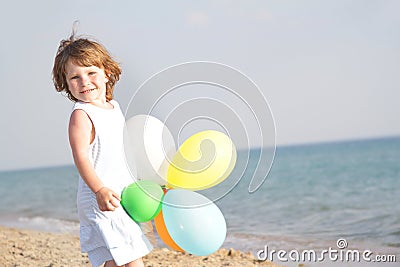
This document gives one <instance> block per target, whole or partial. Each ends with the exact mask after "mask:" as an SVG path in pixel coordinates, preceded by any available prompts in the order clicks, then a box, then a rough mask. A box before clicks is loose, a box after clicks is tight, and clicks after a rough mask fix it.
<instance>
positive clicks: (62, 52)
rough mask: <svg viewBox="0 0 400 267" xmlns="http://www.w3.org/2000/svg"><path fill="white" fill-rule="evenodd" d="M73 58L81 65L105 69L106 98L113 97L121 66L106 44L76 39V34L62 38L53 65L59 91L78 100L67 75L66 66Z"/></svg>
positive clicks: (74, 61)
mask: <svg viewBox="0 0 400 267" xmlns="http://www.w3.org/2000/svg"><path fill="white" fill-rule="evenodd" d="M68 60H71V61H72V62H73V63H74V64H76V65H79V66H85V67H89V66H96V67H98V68H102V69H104V71H105V73H106V75H107V77H108V82H107V84H106V98H107V100H108V101H110V100H111V99H113V91H114V85H115V84H116V82H117V81H118V80H119V76H120V75H121V67H120V66H119V64H118V63H117V62H116V61H114V59H112V57H111V56H110V54H109V53H108V51H107V50H106V49H105V47H104V46H102V45H101V44H99V43H98V42H95V41H92V40H88V39H86V38H77V39H75V36H74V34H72V35H71V37H70V38H69V39H67V40H62V41H61V42H60V45H59V47H58V51H57V54H56V57H55V59H54V66H53V83H54V86H55V88H56V90H57V92H65V93H66V94H67V96H68V98H69V99H70V100H72V101H73V102H77V101H78V99H77V98H75V97H74V96H73V95H72V93H71V91H70V90H69V88H68V84H67V78H66V76H65V74H66V71H65V66H66V64H67V62H68Z"/></svg>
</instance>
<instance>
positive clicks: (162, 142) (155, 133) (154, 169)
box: [124, 115, 176, 185]
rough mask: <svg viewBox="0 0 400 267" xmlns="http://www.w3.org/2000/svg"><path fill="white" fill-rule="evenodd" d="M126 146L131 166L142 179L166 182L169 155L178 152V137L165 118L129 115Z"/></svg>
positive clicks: (126, 154) (160, 182)
mask: <svg viewBox="0 0 400 267" xmlns="http://www.w3.org/2000/svg"><path fill="white" fill-rule="evenodd" d="M124 150H125V156H126V160H127V163H128V166H129V168H130V170H131V172H132V174H133V175H135V174H136V175H137V178H138V179H139V180H151V181H154V182H156V183H158V184H160V185H165V184H166V177H167V171H168V166H169V160H168V159H171V158H172V156H173V155H174V154H175V152H176V148H175V142H174V138H173V137H172V134H171V132H170V131H169V130H168V128H167V127H166V126H165V125H164V123H163V122H161V121H160V120H159V119H157V118H155V117H153V116H149V115H136V116H133V117H131V118H130V119H128V120H127V121H126V123H125V129H124ZM135 171H136V173H135Z"/></svg>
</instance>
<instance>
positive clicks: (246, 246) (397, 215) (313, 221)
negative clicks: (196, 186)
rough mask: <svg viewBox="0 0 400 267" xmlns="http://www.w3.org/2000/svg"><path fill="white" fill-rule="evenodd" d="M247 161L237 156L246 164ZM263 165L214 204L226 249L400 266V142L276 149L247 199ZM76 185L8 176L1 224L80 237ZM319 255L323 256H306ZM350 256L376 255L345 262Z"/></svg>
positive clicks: (2, 182) (70, 179) (294, 261)
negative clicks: (222, 224)
mask: <svg viewBox="0 0 400 267" xmlns="http://www.w3.org/2000/svg"><path fill="white" fill-rule="evenodd" d="M252 153H253V154H254V155H255V157H250V160H256V159H258V158H257V155H256V154H257V153H260V151H259V150H254V151H250V154H252ZM245 155H247V156H245ZM246 159H248V152H247V153H245V152H244V151H238V158H237V161H238V163H240V162H243V161H244V160H246ZM262 165H263V162H260V163H259V164H258V165H257V164H254V162H253V164H252V162H251V161H250V162H249V163H248V169H247V170H246V173H245V175H243V177H240V179H239V180H238V183H237V184H235V186H234V187H233V188H229V190H226V191H227V193H226V194H225V195H224V196H223V197H221V198H219V199H218V200H216V201H215V204H216V205H217V206H218V207H219V208H220V210H221V211H222V213H223V215H224V217H225V220H226V223H227V236H226V239H225V242H224V244H223V245H222V247H225V248H233V249H237V250H242V251H245V252H251V253H252V254H253V255H255V256H256V257H258V258H260V260H265V258H267V259H269V260H271V258H272V260H273V261H276V262H278V263H281V264H282V265H284V266H299V265H300V266H331V265H334V266H400V137H390V138H379V139H369V140H351V141H341V142H330V143H318V144H305V145H292V146H278V147H277V148H276V151H275V158H274V161H273V164H272V167H271V169H270V171H269V173H268V176H267V178H266V180H265V182H264V183H263V184H262V186H261V187H260V188H259V189H258V190H256V191H255V192H253V193H249V191H248V185H249V180H250V177H251V174H252V173H254V170H255V168H258V167H260V166H262ZM265 165H266V166H267V167H268V166H269V165H268V163H265ZM252 168H253V169H252ZM237 173H238V172H235V170H234V171H233V173H232V174H231V176H229V177H228V178H227V179H234V178H235V177H234V176H235V175H238V174H237ZM236 178H237V177H236ZM77 184H78V173H77V171H76V169H75V167H74V166H58V167H48V168H37V169H29V170H16V171H3V172H0V196H1V204H0V225H3V226H10V227H16V228H24V229H34V230H40V231H48V232H61V233H71V234H74V235H78V234H79V223H78V217H77V209H76V191H77ZM206 193H207V192H206ZM158 241H159V245H160V246H163V245H162V242H161V241H160V240H158ZM311 250H313V251H316V253H317V254H316V255H319V256H320V257H322V256H324V259H323V260H321V261H318V259H301V257H300V256H298V255H301V253H302V252H303V251H311ZM325 250H326V251H327V252H326V253H325V254H323V253H321V252H323V251H325ZM335 250H336V251H337V252H336V254H335V253H334V251H335ZM349 250H352V251H353V250H354V251H359V252H360V253H361V254H362V253H367V254H368V255H369V256H370V257H367V258H366V259H364V258H362V259H360V260H358V261H357V260H356V261H355V260H354V259H353V261H350V260H348V259H347V260H346V259H344V258H343V257H342V259H340V255H341V256H343V255H344V254H343V253H344V252H346V251H349ZM273 251H275V254H274V253H273ZM279 251H281V252H280V255H278V254H279V253H278V252H279ZM282 251H283V252H282ZM330 251H331V252H330ZM332 251H333V252H332ZM366 251H367V252H366ZM368 251H369V252H370V253H369V252H368ZM339 252H342V254H340V253H339ZM271 253H272V254H271ZM329 253H331V254H332V255H331V254H329ZM296 255H297V256H296ZM335 255H336V256H335ZM368 255H367V256H368ZM377 255H378V256H380V258H379V259H377V258H376V257H375V256H377ZM361 256H362V255H361ZM389 256H391V257H389ZM274 257H275V258H274ZM335 257H336V258H335ZM373 257H374V258H373ZM371 258H372V259H371ZM383 258H384V260H382V259H383ZM368 259H370V261H367V260H368ZM378 261H380V262H378ZM383 261H386V262H383ZM393 261H396V262H393ZM390 262H391V263H390Z"/></svg>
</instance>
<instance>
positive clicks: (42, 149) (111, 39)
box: [0, 0, 400, 170]
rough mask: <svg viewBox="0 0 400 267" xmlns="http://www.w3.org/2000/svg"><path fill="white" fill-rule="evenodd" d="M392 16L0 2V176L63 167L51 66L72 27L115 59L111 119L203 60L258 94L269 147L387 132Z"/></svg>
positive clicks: (397, 46)
mask: <svg viewBox="0 0 400 267" xmlns="http://www.w3.org/2000/svg"><path fill="white" fill-rule="evenodd" d="M398 10H400V2H399V1H395V0H386V1H378V0H375V1H371V0H355V1H345V0H338V1H318V0H308V1H298V0H292V1H281V0H276V1H240V2H239V1H225V0H222V1H211V0H204V1H176V0H172V1H140V2H139V1H103V0H97V1H93V0H85V1H77V0H70V1H57V0H41V1H28V0H26V1H21V0H16V1H7V2H4V3H2V8H1V10H0V28H1V43H0V48H1V49H0V58H1V65H0V70H1V71H0V92H1V98H0V109H1V112H0V121H1V138H0V147H1V154H0V170H11V169H23V168H33V167H44V166H56V165H64V164H71V163H72V156H71V152H70V149H69V144H68V136H67V127H68V119H69V115H70V112H71V108H72V103H71V102H70V101H69V100H67V99H66V98H65V97H64V96H62V95H60V94H59V93H57V92H56V91H55V90H54V87H53V84H52V80H51V70H52V65H53V61H54V56H55V53H56V49H57V47H58V44H59V42H60V40H61V39H64V38H67V37H68V36H69V34H70V32H71V28H72V24H73V22H74V21H75V20H79V22H80V23H79V27H78V34H82V35H89V36H92V37H94V38H95V39H96V40H99V41H100V42H101V43H102V44H104V45H105V47H107V49H108V50H109V51H110V52H111V54H112V55H113V56H114V58H116V60H117V61H118V62H120V63H121V66H122V68H123V75H122V77H121V81H120V82H119V83H118V84H117V88H116V90H115V98H116V99H117V100H118V101H119V102H120V104H121V107H122V109H123V111H126V110H127V109H128V103H129V101H130V99H131V97H132V95H133V94H134V92H136V91H137V90H138V88H139V87H140V86H141V85H142V84H143V83H144V82H145V81H146V80H147V79H148V78H149V77H151V76H152V75H154V74H156V73H158V72H160V71H162V70H163V69H166V68H168V67H170V66H173V65H177V64H180V63H184V62H191V61H210V62H217V63H220V64H224V65H227V66H231V67H232V68H234V69H236V70H239V71H240V72H241V73H243V74H245V75H246V76H247V77H249V78H250V79H251V80H252V81H253V82H254V83H255V84H256V85H257V86H258V88H259V89H260V90H261V92H262V94H263V95H264V97H265V99H266V101H267V103H268V105H269V108H270V109H271V111H272V114H273V117H274V123H275V128H276V129H275V130H276V144H277V145H278V146H279V145H290V144H302V143H314V142H329V141H337V140H346V139H364V138H376V137H384V136H398V135H400V120H399V115H400V104H399V99H400V90H399V83H398V77H399V70H400V33H399V31H398V29H399V28H400V17H399V16H398ZM249 101H251V99H249Z"/></svg>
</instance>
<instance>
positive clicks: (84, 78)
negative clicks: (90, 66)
mask: <svg viewBox="0 0 400 267" xmlns="http://www.w3.org/2000/svg"><path fill="white" fill-rule="evenodd" d="M89 82H90V80H89V77H87V76H85V75H84V76H82V78H81V86H83V87H84V86H86V85H88V84H89Z"/></svg>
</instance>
